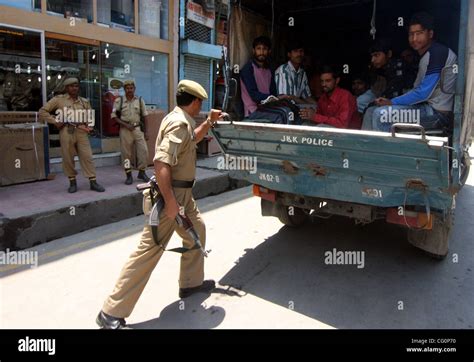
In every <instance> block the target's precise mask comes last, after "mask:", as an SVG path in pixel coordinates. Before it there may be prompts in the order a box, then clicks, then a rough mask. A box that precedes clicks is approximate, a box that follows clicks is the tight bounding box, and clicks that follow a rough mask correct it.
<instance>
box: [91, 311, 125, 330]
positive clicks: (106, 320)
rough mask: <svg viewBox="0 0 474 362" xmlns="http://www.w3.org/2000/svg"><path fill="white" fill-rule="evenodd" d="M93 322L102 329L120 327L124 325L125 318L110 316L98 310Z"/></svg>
mask: <svg viewBox="0 0 474 362" xmlns="http://www.w3.org/2000/svg"><path fill="white" fill-rule="evenodd" d="M95 322H96V323H97V324H98V325H99V327H100V328H102V329H122V328H124V327H125V325H126V323H125V319H123V318H115V317H112V316H111V315H108V314H106V313H104V312H102V311H100V313H99V315H98V316H97V318H96V319H95Z"/></svg>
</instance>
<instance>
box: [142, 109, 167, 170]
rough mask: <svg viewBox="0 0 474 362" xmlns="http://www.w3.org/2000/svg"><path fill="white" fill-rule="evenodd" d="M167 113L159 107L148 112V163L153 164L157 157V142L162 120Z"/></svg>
mask: <svg viewBox="0 0 474 362" xmlns="http://www.w3.org/2000/svg"><path fill="white" fill-rule="evenodd" d="M166 115H167V112H165V111H163V110H161V109H158V110H155V111H150V112H148V117H147V118H146V129H147V133H148V141H147V146H148V164H149V165H153V158H154V157H155V143H156V138H157V137H158V131H159V130H160V126H161V121H163V118H165V116H166Z"/></svg>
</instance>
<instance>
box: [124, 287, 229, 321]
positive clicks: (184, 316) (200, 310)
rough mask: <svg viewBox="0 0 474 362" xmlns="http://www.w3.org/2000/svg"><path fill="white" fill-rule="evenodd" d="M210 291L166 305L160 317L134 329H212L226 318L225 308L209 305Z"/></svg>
mask: <svg viewBox="0 0 474 362" xmlns="http://www.w3.org/2000/svg"><path fill="white" fill-rule="evenodd" d="M209 296H210V294H209V293H198V294H195V295H193V296H191V297H189V298H186V299H180V300H178V301H176V302H174V303H172V304H170V305H168V306H167V307H165V308H164V309H163V310H162V311H161V313H160V316H159V317H158V318H155V319H152V320H149V321H146V322H142V323H136V324H130V325H129V327H130V328H132V329H212V328H216V327H217V326H219V325H220V324H221V323H222V321H223V320H224V318H225V310H224V308H222V307H218V306H215V305H211V306H209V307H208V306H207V305H206V302H205V300H206V299H207V298H209Z"/></svg>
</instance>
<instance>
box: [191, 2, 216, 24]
mask: <svg viewBox="0 0 474 362" xmlns="http://www.w3.org/2000/svg"><path fill="white" fill-rule="evenodd" d="M187 18H188V19H189V20H192V21H195V22H196V23H199V24H202V25H204V26H207V27H208V28H211V29H214V26H215V22H216V14H215V13H213V12H207V11H204V9H203V8H202V6H201V5H199V4H196V3H195V2H192V1H191V0H189V1H188V4H187Z"/></svg>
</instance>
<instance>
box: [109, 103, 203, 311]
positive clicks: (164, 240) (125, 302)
mask: <svg viewBox="0 0 474 362" xmlns="http://www.w3.org/2000/svg"><path fill="white" fill-rule="evenodd" d="M195 127H196V123H195V121H194V120H193V119H192V117H191V116H189V115H188V114H187V113H186V112H184V111H183V110H182V109H181V108H179V107H176V108H175V109H174V110H173V111H172V112H171V113H169V114H168V115H167V116H166V118H165V119H164V120H163V122H162V124H161V127H160V131H159V134H158V138H157V140H156V147H155V158H154V160H155V161H161V162H164V163H167V164H168V165H170V166H171V174H172V179H173V180H181V181H192V180H194V178H195V176H196V142H195V141H194V128H195ZM173 191H174V194H175V196H176V199H177V201H178V203H179V204H180V205H181V206H182V207H184V212H185V213H186V215H187V216H188V217H189V219H190V220H191V221H192V223H193V225H194V228H195V230H196V232H197V233H198V234H199V237H200V240H201V243H202V245H203V247H204V246H205V243H206V227H205V225H204V222H203V220H202V218H201V215H200V213H199V210H198V208H197V205H196V202H195V201H194V199H193V195H192V189H190V188H186V189H185V188H173ZM151 207H152V205H151V201H150V197H149V194H148V191H146V192H145V193H144V197H143V212H144V214H145V217H146V220H147V221H146V223H145V227H144V229H143V233H142V236H141V240H140V243H139V245H138V248H137V250H136V251H135V252H133V253H132V254H131V255H130V258H129V260H128V262H127V263H126V264H125V266H124V268H123V269H122V272H121V274H120V277H119V279H118V281H117V284H116V285H115V288H114V290H113V292H112V294H111V295H110V296H109V297H108V298H107V300H106V301H105V303H104V305H103V308H102V310H103V312H105V313H107V314H109V315H111V316H114V317H116V318H126V317H128V316H129V315H130V314H131V313H132V310H133V308H134V307H135V304H136V303H137V301H138V298H139V297H140V295H141V293H142V291H143V289H144V288H145V285H146V283H147V282H148V279H149V278H150V275H151V273H152V271H153V269H154V268H155V266H156V265H157V263H158V261H159V260H160V258H161V256H162V255H163V248H160V247H159V246H157V245H156V243H155V242H154V240H153V236H152V232H151V228H150V226H149V225H148V215H149V214H150V211H151ZM174 231H176V232H177V233H178V235H179V236H180V237H181V238H183V246H184V247H186V248H191V247H193V246H194V240H193V239H192V238H191V237H190V236H189V234H188V233H187V232H186V231H185V230H184V229H183V228H181V227H179V226H178V225H177V223H176V221H175V220H170V219H168V217H167V216H166V215H164V213H163V214H162V216H161V218H160V224H159V226H158V240H159V242H160V243H161V245H162V246H163V247H164V248H165V247H166V245H167V244H168V242H169V240H170V239H171V236H172V235H173V232H174ZM203 281H204V256H203V255H202V253H201V251H200V250H192V251H188V252H186V253H184V254H182V255H181V268H180V275H179V286H180V288H192V287H197V286H199V285H201V284H202V283H203Z"/></svg>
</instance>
